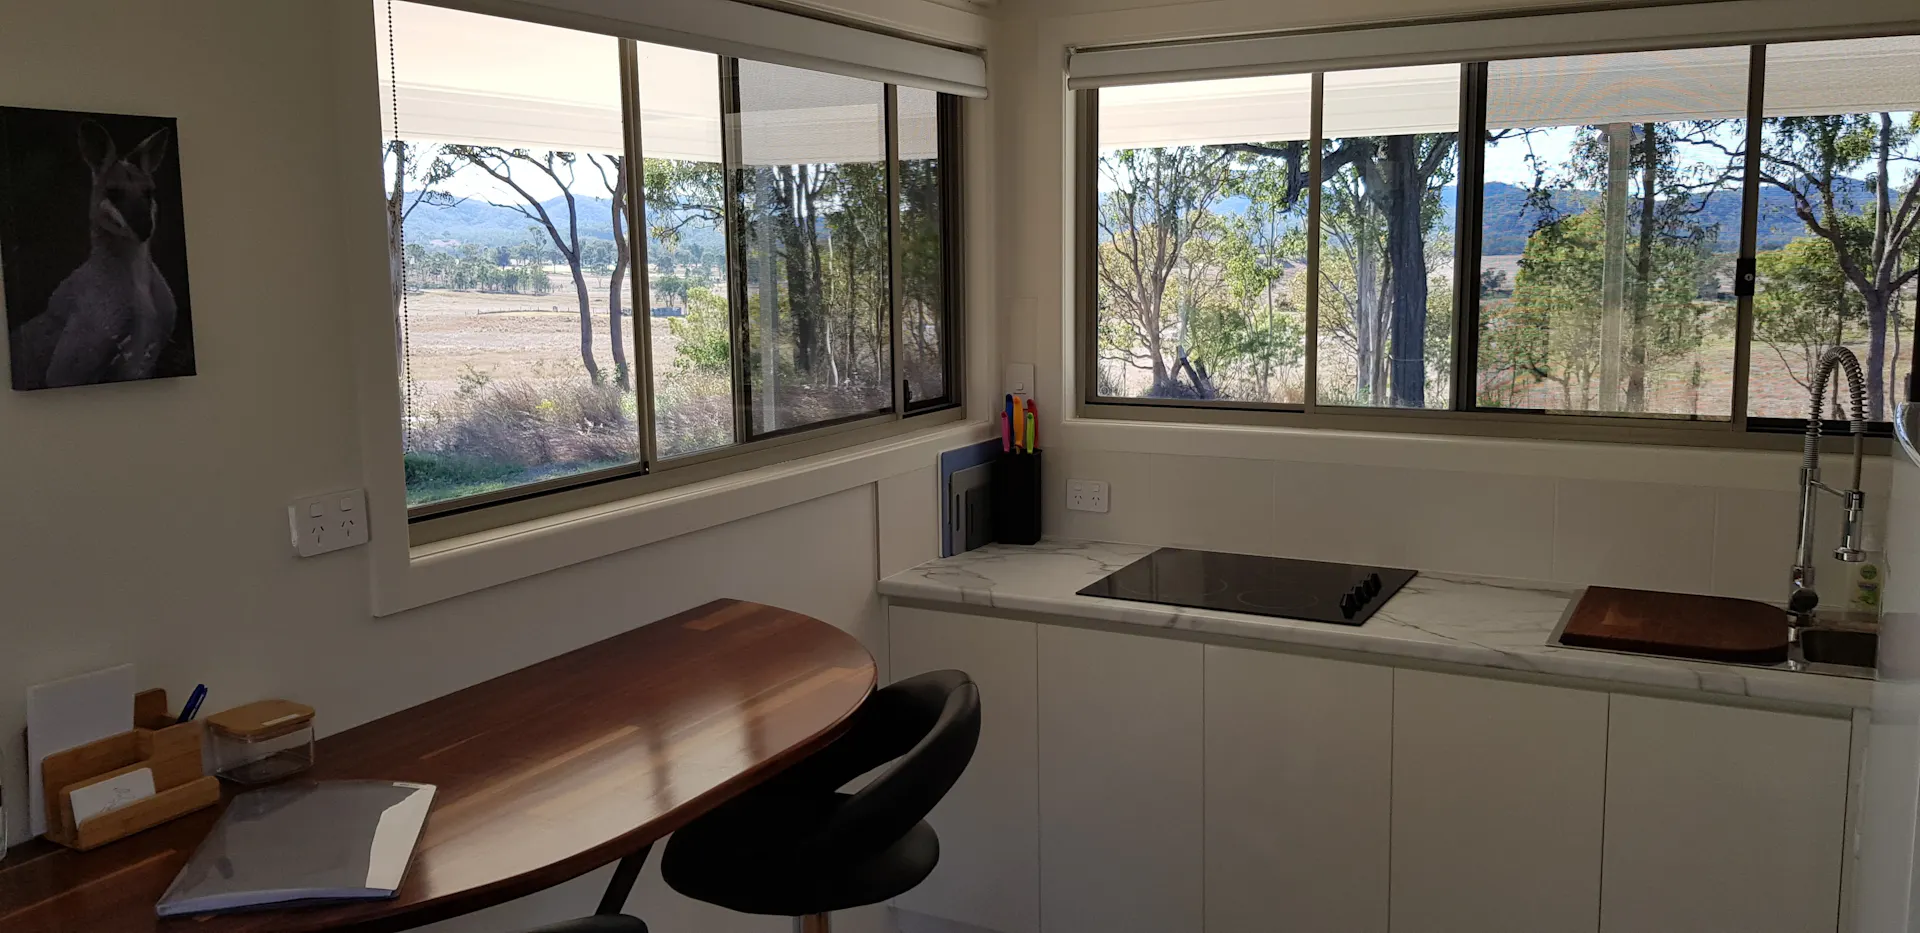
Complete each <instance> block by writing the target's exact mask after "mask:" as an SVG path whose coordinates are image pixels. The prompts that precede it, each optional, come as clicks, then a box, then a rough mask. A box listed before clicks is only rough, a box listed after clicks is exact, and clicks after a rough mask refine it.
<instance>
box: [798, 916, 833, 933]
mask: <svg viewBox="0 0 1920 933" xmlns="http://www.w3.org/2000/svg"><path fill="white" fill-rule="evenodd" d="M828 916H829V915H828V914H808V915H807V916H804V917H795V918H793V933H833V930H832V927H831V926H830V925H829V923H828V921H827V917H828Z"/></svg>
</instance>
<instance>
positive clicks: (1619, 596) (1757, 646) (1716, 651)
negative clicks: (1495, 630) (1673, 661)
mask: <svg viewBox="0 0 1920 933" xmlns="http://www.w3.org/2000/svg"><path fill="white" fill-rule="evenodd" d="M1560 643H1561V644H1563V645H1573V646H1576V647H1581V648H1605V649H1607V650H1609V651H1631V652H1635V653H1638V654H1658V655H1665V656H1668V657H1675V658H1693V659H1696V660H1701V661H1728V662H1732V663H1736V664H1779V663H1781V662H1783V661H1785V660H1786V659H1787V614H1786V610H1784V609H1781V608H1780V607H1778V606H1769V605H1767V604H1766V603H1762V602H1755V601H1754V600H1751V599H1730V598H1727V597H1724V596H1694V595H1690V594H1687V593H1656V592H1652V591H1649V590H1624V589H1617V588H1615V587H1611V586H1590V587H1587V591H1586V592H1585V593H1582V594H1581V596H1580V601H1579V602H1578V603H1575V604H1574V607H1573V613H1572V615H1570V616H1568V617H1567V625H1566V628H1565V629H1563V630H1562V631H1561V633H1560Z"/></svg>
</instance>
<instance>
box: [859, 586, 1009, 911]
mask: <svg viewBox="0 0 1920 933" xmlns="http://www.w3.org/2000/svg"><path fill="white" fill-rule="evenodd" d="M890 620H891V623H892V626H891V630H890V631H889V633H888V636H889V639H890V642H889V644H890V648H889V653H890V654H891V655H892V661H893V674H894V676H895V677H901V678H904V677H910V676H912V675H914V674H921V673H925V672H927V671H935V670H942V669H946V668H956V669H958V670H963V671H966V672H967V673H968V674H969V675H971V676H972V677H973V680H974V683H976V684H978V685H979V686H980V744H979V746H978V748H976V749H975V751H974V753H973V761H972V762H970V763H969V764H968V765H967V770H966V773H965V774H962V775H961V776H960V781H959V782H958V783H956V784H955V785H954V786H953V789H952V790H951V791H948V792H947V796H946V797H945V798H943V799H942V800H941V801H940V805H939V806H937V807H935V808H934V810H933V813H932V815H931V816H929V817H928V818H927V819H928V822H930V823H931V824H932V825H933V828H934V831H935V832H937V833H939V835H940V864H939V866H938V867H936V868H935V869H934V870H933V874H932V875H931V876H930V877H928V878H927V880H925V881H923V882H921V883H920V885H919V887H916V888H914V889H913V890H911V891H908V892H907V893H906V894H903V895H901V896H900V897H899V898H897V899H896V901H895V903H896V904H897V905H898V906H900V907H901V908H903V909H906V910H911V911H914V912H916V913H923V914H930V915H932V916H935V917H941V918H945V919H947V920H957V921H960V922H962V923H966V924H970V925H972V926H976V927H983V928H985V929H988V930H997V931H1000V933H1039V930H1040V834H1039V828H1038V826H1037V823H1036V820H1037V818H1038V816H1039V810H1040V797H1039V790H1038V788H1037V787H1036V784H1035V776H1036V768H1035V762H1034V749H1035V747H1036V746H1037V740H1036V738H1035V735H1034V729H1035V718H1034V717H1035V705H1034V699H1035V698H1034V686H1035V680H1036V670H1035V654H1034V650H1035V646H1034V638H1035V632H1034V630H1035V628H1036V626H1035V625H1034V624H1033V623H1031V622H1021V621H1017V620H1014V619H999V618H992V617H988V616H975V615H963V614H956V613H950V612H934V611H931V610H925V609H911V608H906V607H901V606H895V607H893V608H892V609H891V610H890Z"/></svg>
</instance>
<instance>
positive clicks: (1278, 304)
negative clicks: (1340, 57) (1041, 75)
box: [1093, 75, 1312, 404]
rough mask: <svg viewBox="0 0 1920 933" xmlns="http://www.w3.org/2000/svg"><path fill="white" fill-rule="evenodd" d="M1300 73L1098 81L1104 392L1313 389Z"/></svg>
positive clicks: (1194, 394)
mask: <svg viewBox="0 0 1920 933" xmlns="http://www.w3.org/2000/svg"><path fill="white" fill-rule="evenodd" d="M1311 91H1312V83H1311V81H1310V79H1308V78H1306V77H1305V76H1292V75H1287V76H1280V77H1273V78H1235V79H1229V80H1222V81H1195V82H1191V83H1187V84H1171V85H1149V86H1144V87H1128V88H1113V89H1112V90H1109V91H1104V92H1102V94H1101V106H1102V108H1103V109H1102V111H1101V121H1100V128H1099V142H1098V147H1097V152H1098V157H1097V158H1098V169H1097V176H1096V182H1095V183H1096V185H1097V186H1098V189H1097V190H1098V192H1099V203H1098V206H1097V208H1096V210H1095V212H1094V223H1095V232H1094V237H1095V242H1096V243H1097V246H1096V247H1095V258H1094V262H1093V267H1094V275H1095V277H1096V279H1097V281H1098V282H1099V292H1098V294H1099V316H1098V328H1097V334H1096V336H1095V338H1094V339H1095V346H1096V348H1097V349H1096V353H1095V361H1096V362H1095V372H1096V373H1097V382H1098V386H1099V394H1101V395H1103V396H1115V397H1121V398H1152V399H1197V400H1209V401H1212V400H1234V401H1250V402H1278V403H1295V404H1297V403H1299V402H1300V400H1301V399H1302V398H1303V397H1304V395H1305V385H1306V383H1305V368H1304V363H1305V356H1306V354H1305V351H1304V346H1303V339H1304V336H1305V334H1306V303H1307V298H1306V280H1305V277H1304V273H1305V270H1306V268H1307V246H1306V205H1307V197H1306V180H1307V174H1306V168H1307V151H1306V148H1305V146H1306V143H1307V141H1308V140H1309V139H1310V138H1311V136H1312V124H1311V122H1310V114H1311V111H1310V99H1311Z"/></svg>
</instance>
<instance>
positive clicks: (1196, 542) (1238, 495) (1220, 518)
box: [1114, 454, 1275, 554]
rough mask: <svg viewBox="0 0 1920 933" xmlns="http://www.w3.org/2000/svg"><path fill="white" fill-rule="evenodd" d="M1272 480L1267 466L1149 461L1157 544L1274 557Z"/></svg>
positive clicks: (1217, 460)
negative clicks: (1157, 534)
mask: <svg viewBox="0 0 1920 933" xmlns="http://www.w3.org/2000/svg"><path fill="white" fill-rule="evenodd" d="M1273 476H1274V465H1273V462H1272V461H1269V460H1233V459H1228V458H1225V457H1177V456H1169V455H1166V454H1150V455H1148V457H1147V491H1148V495H1149V501H1148V502H1147V504H1146V505H1147V514H1148V516H1149V520H1150V521H1151V523H1152V528H1153V529H1154V530H1155V531H1156V532H1158V533H1159V535H1160V538H1161V540H1160V541H1158V542H1157V543H1160V544H1167V545H1172V546H1175V547H1204V548H1212V549H1215V550H1222V551H1233V552H1235V553H1239V554H1271V553H1273V550H1274V544H1275V542H1274V536H1273ZM1118 494H1119V493H1118V491H1117V490H1116V491H1115V495H1116V496H1117V495H1118ZM1114 507H1116V508H1117V507H1118V505H1117V503H1116V504H1115V506H1114Z"/></svg>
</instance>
